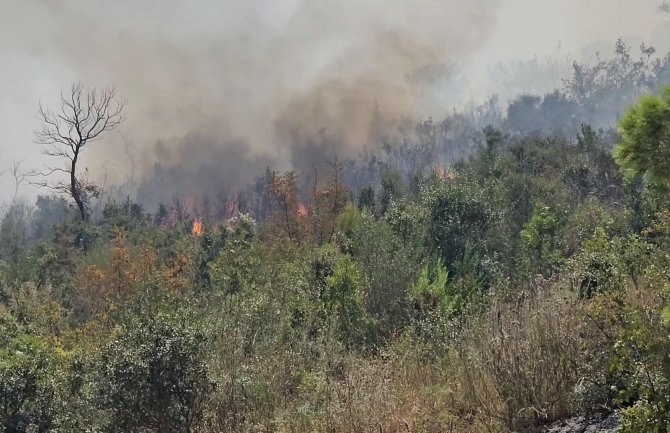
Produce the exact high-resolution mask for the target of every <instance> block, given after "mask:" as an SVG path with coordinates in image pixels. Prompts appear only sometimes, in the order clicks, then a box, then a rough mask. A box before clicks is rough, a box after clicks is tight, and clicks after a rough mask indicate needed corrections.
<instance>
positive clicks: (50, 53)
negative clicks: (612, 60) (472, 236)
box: [0, 0, 670, 201]
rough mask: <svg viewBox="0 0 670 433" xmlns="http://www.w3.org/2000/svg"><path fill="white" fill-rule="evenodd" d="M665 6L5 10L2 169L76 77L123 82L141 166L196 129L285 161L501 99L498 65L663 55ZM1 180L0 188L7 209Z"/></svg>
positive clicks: (113, 5) (139, 2)
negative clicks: (634, 52) (617, 46)
mask: <svg viewBox="0 0 670 433" xmlns="http://www.w3.org/2000/svg"><path fill="white" fill-rule="evenodd" d="M660 2H661V0H474V1H461V0H442V1H438V0H339V1H336V0H236V1H234V0H199V1H195V0H191V1H189V0H115V1H112V0H0V59H2V67H1V68H0V95H1V96H0V128H1V129H2V132H3V133H2V139H1V140H0V171H1V170H2V168H4V167H7V166H8V165H9V164H10V162H11V160H12V159H25V161H26V162H25V167H26V168H39V167H40V166H41V165H42V164H43V163H44V161H43V159H42V158H41V156H40V155H39V148H38V147H37V146H36V145H35V144H33V141H32V140H33V136H32V133H33V131H34V130H35V129H36V128H37V126H38V122H37V118H36V109H37V106H38V102H39V101H40V100H41V101H42V102H44V103H46V104H48V105H53V104H54V103H55V102H56V101H57V97H58V94H59V92H60V90H61V89H67V88H68V86H69V85H70V83H72V82H73V81H76V80H81V81H83V82H84V83H86V84H90V85H98V86H104V85H107V84H114V85H116V87H117V88H118V91H119V92H120V93H121V94H123V96H124V97H125V99H126V100H127V101H128V109H127V114H128V122H127V123H126V124H125V125H124V128H123V130H124V133H126V134H127V135H128V136H130V137H131V138H132V139H133V141H134V142H135V144H136V145H137V146H138V148H139V153H140V157H141V158H140V159H141V163H142V164H144V165H147V164H150V163H151V162H152V161H153V160H156V159H166V160H167V162H175V161H174V159H175V158H177V159H178V158H182V157H184V155H183V153H179V152H173V151H171V149H170V146H177V144H170V143H172V142H174V143H178V142H180V140H181V139H180V137H184V136H188V134H192V133H194V132H197V133H202V134H207V135H208V136H214V137H221V138H220V139H218V140H217V139H215V140H213V143H214V144H212V145H213V146H224V147H225V146H227V145H228V144H227V143H229V142H232V141H233V139H235V142H242V143H245V145H246V146H248V148H249V149H252V150H251V151H252V152H260V153H269V154H272V155H274V156H276V157H277V158H279V159H281V158H282V157H285V155H283V153H282V152H284V150H283V148H282V143H284V144H286V142H289V141H291V140H308V139H310V137H311V135H310V134H313V133H314V132H313V131H312V129H311V127H312V126H318V125H320V124H321V123H323V124H328V125H329V126H331V125H332V129H333V131H334V132H333V134H340V135H342V136H343V135H345V134H346V135H347V139H351V141H352V142H358V141H361V140H364V136H363V134H364V131H365V127H367V126H368V123H369V119H368V118H367V117H366V116H368V112H369V111H371V110H370V107H371V106H375V104H377V105H379V106H381V107H383V108H382V111H383V113H382V115H383V116H385V118H386V119H388V122H393V121H395V120H397V119H400V118H404V117H406V116H410V115H417V116H427V115H431V114H432V115H435V116H438V115H439V114H440V113H444V112H446V111H449V110H450V109H451V108H452V107H453V106H454V105H456V104H460V103H463V102H465V101H466V100H468V99H469V98H482V97H483V96H485V95H487V94H489V93H491V92H495V91H497V89H496V88H495V80H493V79H491V77H490V66H491V65H492V64H495V63H498V62H509V61H513V60H525V59H530V58H532V57H534V56H538V57H540V58H543V57H546V56H549V57H551V56H554V57H556V56H557V55H558V56H566V57H571V58H572V57H577V58H582V56H583V55H585V54H590V53H592V51H594V50H598V49H600V50H602V47H605V48H606V49H607V52H606V53H604V54H609V51H611V47H613V44H614V41H615V40H616V39H617V38H618V37H625V38H627V39H629V40H632V41H637V42H639V41H645V42H647V43H648V44H651V45H654V46H656V47H657V48H659V51H663V52H665V51H667V50H669V49H670V14H662V13H660V12H659V11H658V10H657V6H658V5H659V4H660ZM559 47H560V48H559ZM664 50H665V51H664ZM450 63H458V64H460V65H462V67H463V68H464V70H465V71H466V72H467V81H468V83H467V89H459V91H458V92H456V91H452V90H453V89H451V88H449V87H447V88H440V87H439V86H437V87H430V86H429V87H425V86H424V85H423V84H422V85H421V86H422V87H421V88H420V89H419V90H417V87H416V86H415V85H413V84H408V83H407V82H406V81H407V76H408V75H409V74H411V73H413V72H414V68H420V67H424V66H427V65H431V64H450ZM529 85H530V83H529ZM440 89H441V90H440ZM518 90H519V91H521V90H524V89H518ZM530 90H535V89H533V88H532V87H531V89H530ZM457 93H458V94H457ZM338 125H347V128H346V132H345V129H344V128H343V127H340V126H338ZM158 140H163V147H160V146H158V147H157V146H156V142H157V141H158ZM119 143H120V139H119V137H118V135H116V134H113V135H111V136H110V137H109V139H108V140H106V141H104V142H99V143H95V146H96V147H97V150H96V151H89V152H87V153H88V158H89V159H88V160H87V163H88V164H89V165H91V166H92V167H100V166H101V165H102V164H103V163H104V162H105V161H107V162H108V164H106V165H107V167H108V170H109V171H110V173H111V176H112V177H116V178H120V177H122V176H123V171H124V168H123V167H124V160H123V158H124V157H123V155H122V152H121V151H119V148H118V145H119ZM165 143H167V144H165ZM91 150H93V148H91ZM10 184H11V178H10V177H9V176H7V175H4V176H2V177H0V201H1V200H2V199H6V198H7V196H8V188H9V185H10ZM24 193H25V194H26V195H28V194H34V192H31V191H30V190H29V188H25V190H24Z"/></svg>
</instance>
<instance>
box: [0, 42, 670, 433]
mask: <svg viewBox="0 0 670 433" xmlns="http://www.w3.org/2000/svg"><path fill="white" fill-rule="evenodd" d="M652 54H653V51H652V50H649V49H648V48H643V52H642V57H641V60H639V61H638V60H633V59H631V56H630V53H629V51H628V48H627V47H625V46H623V44H618V45H617V52H616V56H615V58H614V59H613V60H611V61H603V62H601V63H599V64H598V65H595V66H580V65H575V75H574V77H572V78H571V79H570V80H567V81H566V83H565V86H564V88H562V89H559V90H557V91H556V92H554V93H551V94H548V95H544V96H529V95H526V96H523V97H520V98H519V99H517V100H515V101H513V102H512V104H511V105H510V106H509V107H508V108H507V109H506V110H505V112H504V113H503V114H501V113H500V112H499V111H497V110H496V109H495V108H492V107H493V105H495V104H494V102H491V104H492V105H488V106H487V107H488V109H486V110H484V109H483V108H482V107H479V109H475V110H474V111H473V112H472V113H461V114H454V115H453V116H451V117H449V118H448V119H446V120H444V121H443V122H433V121H432V120H429V121H427V122H424V123H422V124H421V125H419V127H417V129H416V131H413V132H412V134H408V135H407V137H406V138H405V139H404V140H400V141H397V142H394V141H393V140H389V141H386V143H385V145H384V146H382V147H381V150H380V153H379V154H377V155H365V156H361V157H360V158H358V159H351V160H333V161H331V162H330V163H329V164H327V165H326V166H325V167H324V168H322V169H320V170H315V174H309V173H308V174H305V173H297V172H287V173H276V172H273V171H272V170H271V169H268V171H267V173H266V174H265V175H263V176H260V177H259V178H258V181H257V182H256V184H255V185H252V186H250V187H249V189H248V191H243V192H240V193H239V194H238V195H237V196H236V198H235V199H234V200H233V199H230V198H229V197H228V198H226V199H225V200H228V201H224V203H223V205H217V206H214V205H212V204H211V203H209V202H207V201H206V200H200V198H197V199H196V198H186V199H184V198H180V199H175V200H173V201H172V202H171V203H164V204H162V205H160V206H156V208H155V210H152V211H151V212H149V211H147V210H145V208H143V205H142V203H138V202H136V201H135V200H134V199H130V198H128V199H125V200H123V199H120V200H113V199H111V198H110V197H109V196H108V197H107V198H106V199H104V200H103V199H100V200H98V201H95V200H91V203H90V205H89V207H90V212H91V216H90V218H79V215H82V216H84V214H85V212H84V210H85V208H84V207H77V208H73V207H72V206H71V205H70V203H68V202H67V201H66V200H65V198H62V197H55V196H41V197H40V198H38V200H37V202H36V203H35V205H32V204H29V203H27V202H25V201H23V200H21V199H20V198H17V199H15V200H14V202H13V203H11V204H10V205H9V206H7V209H6V212H5V213H4V216H3V218H2V221H1V222H0V426H2V428H4V429H5V431H8V432H22V431H62V432H74V431H91V432H98V431H100V432H103V431H107V432H195V431H197V432H333V433H339V432H342V433H345V432H347V433H348V432H384V433H386V432H512V431H522V432H527V431H530V432H532V431H541V429H542V427H543V426H545V425H547V424H549V423H551V422H553V421H556V420H560V419H564V418H568V417H571V416H576V415H592V414H603V415H606V414H609V413H611V412H612V411H614V410H619V411H620V412H621V414H622V424H623V430H624V431H625V432H630V433H634V432H646V431H648V432H666V431H670V430H669V429H670V359H669V358H668V354H670V339H669V338H668V335H670V334H669V331H670V304H669V301H670V299H669V297H670V286H668V282H669V281H670V280H669V279H670V274H669V273H670V267H669V266H668V265H670V263H669V262H670V193H669V190H668V186H669V185H670V142H669V140H670V89H668V88H664V87H663V84H667V83H668V81H670V74H668V72H667V71H668V70H670V67H669V66H668V65H669V64H670V61H668V58H665V59H659V60H655V61H654V60H652V59H651V56H652ZM643 95H647V96H643ZM625 106H631V108H629V109H628V110H626V111H625V114H624V115H622V116H620V118H619V120H618V128H615V127H614V126H615V125H614V122H615V120H614V119H615V117H616V113H614V112H613V110H615V109H616V108H617V107H625ZM477 110H479V111H477ZM608 110H609V111H608ZM622 112H623V111H622ZM607 122H610V123H611V125H610V126H611V127H607V126H606V123H607ZM590 125H593V126H590ZM447 156H448V157H447ZM161 173H162V175H163V176H165V178H163V181H164V180H165V179H168V178H169V176H170V173H168V172H165V171H163V172H161ZM156 176H158V174H156V173H154V177H153V178H151V179H149V180H146V183H145V184H144V185H143V187H144V188H145V190H148V189H149V187H150V186H151V182H158V180H160V179H158V177H156ZM309 176H313V177H309ZM152 179H153V180H152ZM157 179H158V180H157ZM172 181H173V182H177V181H178V179H177V178H172ZM223 187H224V186H222V188H223ZM140 189H141V188H140ZM127 194H128V195H130V194H131V193H130V192H127ZM195 203H197V204H195ZM208 203H209V204H208ZM77 204H79V203H77ZM84 204H86V203H84ZM80 208H81V209H84V210H82V211H81V212H80Z"/></svg>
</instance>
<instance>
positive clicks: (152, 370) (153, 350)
mask: <svg viewBox="0 0 670 433" xmlns="http://www.w3.org/2000/svg"><path fill="white" fill-rule="evenodd" d="M207 344H208V333H207V330H206V328H205V327H204V326H203V325H201V324H200V322H199V320H198V319H197V317H195V316H194V315H192V314H189V313H188V311H186V310H184V309H178V310H176V311H173V310H172V309H171V308H169V309H167V310H166V311H161V310H160V309H159V310H158V311H147V312H144V313H141V315H139V316H133V317H127V318H126V319H125V321H124V322H123V323H121V324H120V325H119V326H118V327H117V328H116V329H115V330H114V331H113V332H112V334H111V338H110V341H109V342H108V343H106V344H105V347H104V349H103V354H102V357H101V361H100V367H101V369H100V375H101V378H100V379H101V380H100V394H101V399H102V404H103V407H104V408H108V410H109V412H110V425H109V428H108V430H109V431H119V432H122V431H157V432H188V431H192V429H193V428H194V427H195V426H196V425H197V423H198V422H199V420H200V418H201V416H202V410H203V401H204V400H205V399H206V397H207V395H208V393H209V392H210V391H211V390H212V386H213V385H212V383H211V381H210V380H209V379H208V373H207V366H206V364H205V356H204V354H205V350H206V348H207Z"/></svg>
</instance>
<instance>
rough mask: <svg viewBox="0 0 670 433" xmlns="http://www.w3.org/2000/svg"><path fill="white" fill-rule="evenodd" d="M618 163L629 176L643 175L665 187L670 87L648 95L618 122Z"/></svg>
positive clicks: (669, 173) (669, 177) (669, 175)
mask: <svg viewBox="0 0 670 433" xmlns="http://www.w3.org/2000/svg"><path fill="white" fill-rule="evenodd" d="M619 127H620V130H621V138H622V140H621V143H619V144H618V145H617V146H616V148H615V149H614V156H615V158H616V161H617V163H618V164H619V165H620V166H621V167H622V168H623V170H624V171H625V172H626V173H627V174H628V175H630V176H636V175H643V176H646V177H647V178H648V179H649V180H651V181H654V182H659V183H661V184H663V185H665V186H668V185H669V182H670V88H665V89H664V90H663V91H662V93H661V94H660V95H659V96H653V95H647V96H643V97H642V98H640V101H639V102H638V103H637V104H636V105H635V106H633V107H631V108H630V109H629V110H628V111H627V112H626V114H625V115H624V117H623V118H622V119H621V120H620V122H619Z"/></svg>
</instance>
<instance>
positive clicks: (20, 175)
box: [9, 160, 28, 206]
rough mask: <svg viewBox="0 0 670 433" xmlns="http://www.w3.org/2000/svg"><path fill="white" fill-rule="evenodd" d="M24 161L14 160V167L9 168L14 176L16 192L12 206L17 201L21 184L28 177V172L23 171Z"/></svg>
mask: <svg viewBox="0 0 670 433" xmlns="http://www.w3.org/2000/svg"><path fill="white" fill-rule="evenodd" d="M22 163H23V161H17V160H14V161H12V168H11V169H9V172H10V174H11V175H12V177H13V178H14V194H13V195H12V206H13V205H14V203H16V197H17V196H18V195H19V189H20V188H21V185H23V183H24V182H25V181H26V179H27V178H28V174H27V173H26V172H24V171H21V164H22Z"/></svg>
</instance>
